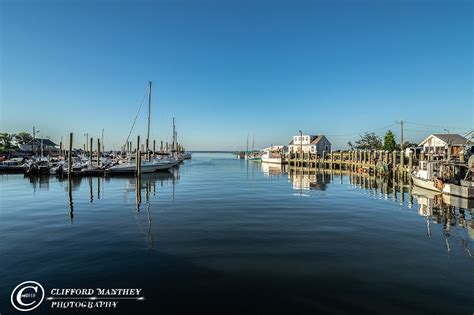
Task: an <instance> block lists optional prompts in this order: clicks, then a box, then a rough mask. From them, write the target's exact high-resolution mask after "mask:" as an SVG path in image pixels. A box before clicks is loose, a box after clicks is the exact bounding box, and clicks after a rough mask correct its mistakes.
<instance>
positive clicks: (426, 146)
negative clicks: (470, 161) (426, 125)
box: [419, 133, 471, 155]
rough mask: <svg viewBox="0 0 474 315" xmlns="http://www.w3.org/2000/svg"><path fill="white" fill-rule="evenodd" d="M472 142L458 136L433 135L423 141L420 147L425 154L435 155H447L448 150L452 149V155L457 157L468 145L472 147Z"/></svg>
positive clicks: (450, 134) (451, 134)
mask: <svg viewBox="0 0 474 315" xmlns="http://www.w3.org/2000/svg"><path fill="white" fill-rule="evenodd" d="M470 144H471V142H470V141H469V140H467V139H466V138H464V137H463V136H461V135H458V134H453V133H449V134H440V133H438V134H432V135H430V136H429V137H427V138H426V139H425V140H423V141H422V142H421V143H420V144H419V146H420V147H423V152H425V153H434V154H446V153H447V150H448V148H450V150H451V152H450V154H451V155H457V154H459V153H460V152H463V149H464V147H465V146H466V145H470Z"/></svg>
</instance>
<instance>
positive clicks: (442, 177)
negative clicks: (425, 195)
mask: <svg viewBox="0 0 474 315" xmlns="http://www.w3.org/2000/svg"><path fill="white" fill-rule="evenodd" d="M461 167H464V165H461V164H449V163H446V162H441V161H420V165H419V168H418V169H417V170H415V171H413V173H412V175H411V177H412V180H413V184H414V185H415V186H418V187H421V188H424V189H428V190H432V191H436V192H439V193H442V194H446V195H453V196H458V197H462V198H474V181H472V180H464V179H461V178H460V175H461V174H462V173H460V172H459V171H456V169H459V168H461ZM446 169H450V170H451V171H448V172H446Z"/></svg>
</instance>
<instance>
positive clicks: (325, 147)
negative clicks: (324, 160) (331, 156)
mask: <svg viewBox="0 0 474 315" xmlns="http://www.w3.org/2000/svg"><path fill="white" fill-rule="evenodd" d="M288 149H289V152H290V153H300V152H301V151H302V152H303V153H308V152H309V153H312V154H315V153H317V154H322V153H323V152H326V153H328V152H331V142H329V140H328V139H327V138H326V136H324V135H298V136H293V139H292V140H291V141H290V143H289V145H288Z"/></svg>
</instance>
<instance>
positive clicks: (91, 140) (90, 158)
mask: <svg viewBox="0 0 474 315" xmlns="http://www.w3.org/2000/svg"><path fill="white" fill-rule="evenodd" d="M93 140H94V139H93V138H92V137H91V139H90V142H91V146H90V147H89V150H90V151H89V154H90V156H89V161H90V163H91V168H92V144H93Z"/></svg>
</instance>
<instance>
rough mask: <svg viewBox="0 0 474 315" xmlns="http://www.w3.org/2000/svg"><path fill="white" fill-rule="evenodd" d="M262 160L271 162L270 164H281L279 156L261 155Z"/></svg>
mask: <svg viewBox="0 0 474 315" xmlns="http://www.w3.org/2000/svg"><path fill="white" fill-rule="evenodd" d="M262 162H264V163H271V164H282V159H281V158H269V157H262Z"/></svg>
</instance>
